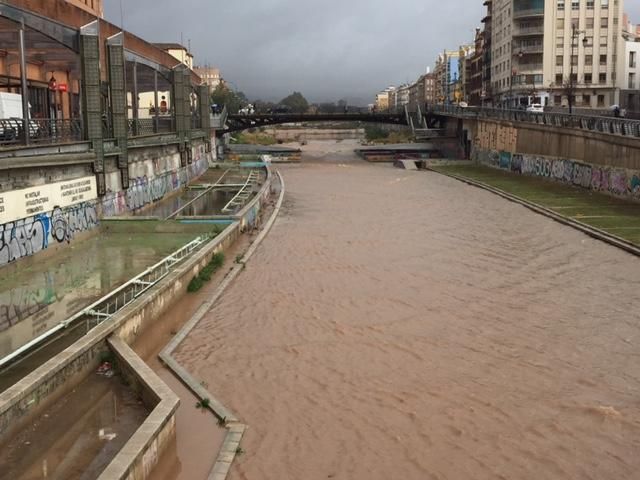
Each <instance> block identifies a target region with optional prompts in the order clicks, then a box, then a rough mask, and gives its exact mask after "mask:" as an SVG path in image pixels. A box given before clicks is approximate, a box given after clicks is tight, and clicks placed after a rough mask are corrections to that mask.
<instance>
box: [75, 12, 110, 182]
mask: <svg viewBox="0 0 640 480" xmlns="http://www.w3.org/2000/svg"><path fill="white" fill-rule="evenodd" d="M99 34H100V32H99V23H98V20H95V21H93V22H91V23H89V24H87V25H85V26H84V27H82V28H81V29H80V68H81V78H82V110H83V117H84V135H85V138H86V139H87V140H88V141H89V142H91V147H92V149H93V152H94V153H95V156H96V158H95V160H94V162H93V171H94V172H95V173H96V180H97V184H98V194H99V195H104V194H105V193H106V192H107V186H106V180H105V174H104V171H105V167H104V142H103V132H102V114H103V112H102V97H101V92H100V35H99Z"/></svg>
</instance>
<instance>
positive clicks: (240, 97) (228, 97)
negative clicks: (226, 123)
mask: <svg viewBox="0 0 640 480" xmlns="http://www.w3.org/2000/svg"><path fill="white" fill-rule="evenodd" d="M211 103H215V104H216V105H220V106H222V105H226V107H227V110H228V111H229V113H238V110H240V109H241V108H242V107H244V106H245V105H247V103H249V101H248V100H247V97H246V96H245V94H244V93H242V92H239V91H238V92H236V91H234V90H231V89H230V88H229V87H228V86H227V84H226V83H224V82H222V83H219V84H218V86H217V87H216V88H215V90H214V91H213V92H212V93H211Z"/></svg>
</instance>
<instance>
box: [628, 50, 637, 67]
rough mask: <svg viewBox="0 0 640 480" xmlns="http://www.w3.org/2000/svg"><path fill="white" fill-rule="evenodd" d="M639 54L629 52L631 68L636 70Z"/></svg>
mask: <svg viewBox="0 0 640 480" xmlns="http://www.w3.org/2000/svg"><path fill="white" fill-rule="evenodd" d="M636 57H637V52H629V68H636Z"/></svg>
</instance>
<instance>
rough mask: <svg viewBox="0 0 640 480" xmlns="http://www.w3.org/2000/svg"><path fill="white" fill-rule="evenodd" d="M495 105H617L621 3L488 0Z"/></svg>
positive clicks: (603, 0) (619, 0)
mask: <svg viewBox="0 0 640 480" xmlns="http://www.w3.org/2000/svg"><path fill="white" fill-rule="evenodd" d="M492 2H493V4H492V15H491V17H492V29H493V32H492V46H491V56H492V66H491V75H492V86H493V91H494V94H495V95H496V97H497V100H498V102H497V103H498V104H500V105H502V106H511V107H516V106H519V105H527V104H529V103H534V102H536V103H538V102H539V103H543V104H544V105H549V106H556V107H558V106H567V105H568V104H569V95H570V94H572V97H573V100H574V102H573V104H574V105H575V106H577V107H583V108H604V107H607V106H610V105H613V104H616V103H618V101H619V88H618V81H619V76H620V75H621V74H622V72H620V71H619V65H620V64H621V63H620V61H619V58H620V55H622V54H623V50H624V40H623V37H622V26H623V8H624V0H492Z"/></svg>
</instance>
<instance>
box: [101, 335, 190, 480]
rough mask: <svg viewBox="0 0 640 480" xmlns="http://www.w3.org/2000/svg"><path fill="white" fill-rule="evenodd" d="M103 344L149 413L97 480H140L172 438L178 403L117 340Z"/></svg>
mask: <svg viewBox="0 0 640 480" xmlns="http://www.w3.org/2000/svg"><path fill="white" fill-rule="evenodd" d="M107 342H108V344H109V347H110V348H111V350H112V351H113V353H114V354H115V356H116V358H117V363H118V365H119V366H120V369H121V370H122V374H123V376H124V377H125V378H126V379H127V380H128V381H129V383H130V384H132V385H134V389H136V390H139V391H138V394H139V395H140V396H141V397H142V398H143V401H144V402H145V404H146V405H147V407H152V408H153V410H152V412H151V414H150V415H149V416H148V417H147V419H146V420H145V421H144V423H143V424H142V425H141V426H140V427H139V428H138V430H137V431H136V432H135V433H134V434H133V436H132V437H131V438H130V439H129V441H128V442H127V443H126V444H125V446H124V447H123V448H122V449H121V450H120V452H119V453H118V455H117V456H116V457H115V458H114V459H113V460H112V461H111V463H110V464H109V465H108V466H107V468H106V469H105V470H104V471H103V472H102V474H101V475H100V476H99V477H98V478H99V480H138V479H140V480H143V479H145V478H147V477H148V476H149V474H150V473H151V471H152V470H153V468H154V467H155V466H156V465H157V463H158V460H159V458H160V455H162V453H163V452H164V451H165V449H166V447H167V445H168V444H169V442H170V441H171V439H172V438H174V437H175V434H176V418H175V415H176V410H177V409H178V405H179V403H180V400H179V399H178V397H177V396H176V394H175V393H173V391H172V390H171V389H170V388H169V387H168V386H167V385H166V384H165V383H164V382H163V381H162V380H161V379H160V377H158V376H157V375H156V374H155V373H154V372H153V370H151V369H150V368H149V367H148V366H147V364H146V363H144V362H143V361H142V359H141V358H140V357H138V356H137V355H136V354H135V352H134V351H133V350H131V348H129V346H128V345H127V344H126V343H125V342H123V341H122V340H121V339H119V338H117V337H111V338H109V339H108V340H107ZM149 402H152V404H151V405H150V404H149Z"/></svg>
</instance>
